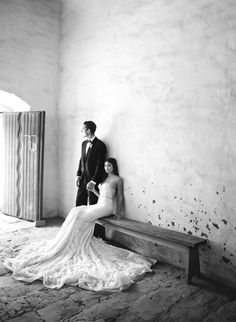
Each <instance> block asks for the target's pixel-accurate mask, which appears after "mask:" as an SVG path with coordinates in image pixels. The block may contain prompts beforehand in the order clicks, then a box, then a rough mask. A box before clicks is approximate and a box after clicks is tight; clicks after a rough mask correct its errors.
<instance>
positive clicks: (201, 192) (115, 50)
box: [58, 0, 236, 283]
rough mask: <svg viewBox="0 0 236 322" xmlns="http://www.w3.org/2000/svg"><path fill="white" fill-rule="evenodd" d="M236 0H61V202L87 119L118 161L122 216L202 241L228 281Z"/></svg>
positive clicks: (234, 264)
mask: <svg viewBox="0 0 236 322" xmlns="http://www.w3.org/2000/svg"><path fill="white" fill-rule="evenodd" d="M235 19H236V3H235V2H234V1H230V0H225V1H221V0H215V1H212V0H199V1H189V0H181V1H179V0H173V1H167V0H158V1H156V0H147V1H141V0H120V1H115V0H97V1H92V0H87V1H76V0H68V1H62V32H61V42H60V44H61V46H60V69H61V74H60V83H61V88H60V95H59V108H58V118H59V174H60V179H59V186H60V190H59V200H60V203H59V206H60V207H59V209H60V212H59V213H60V215H61V216H65V215H66V213H67V212H68V211H69V209H70V208H71V207H72V206H73V205H74V200H75V194H76V188H75V173H76V169H77V165H78V160H79V157H80V145H81V142H82V138H81V134H80V129H81V126H82V123H83V121H84V120H89V119H91V120H94V121H95V122H96V123H97V126H98V130H97V136H98V137H99V138H101V139H103V140H104V141H105V142H106V143H107V145H108V147H109V152H110V153H109V154H110V155H112V156H114V157H116V158H117V159H118V162H119V166H120V173H121V175H122V176H123V178H124V182H125V198H126V214H127V217H129V218H134V219H137V220H141V221H144V222H150V223H152V224H153V225H159V226H162V227H169V228H173V229H176V230H179V231H185V232H188V233H189V234H193V235H196V236H203V237H206V238H208V240H209V243H208V246H207V247H204V249H203V250H202V251H201V264H202V267H203V271H204V272H206V273H207V274H211V276H212V277H214V276H217V277H218V278H221V279H222V280H227V281H228V282H229V281H231V282H233V283H235V280H236V279H235V277H236V273H235V271H236V247H235V240H236V238H235V237H236V222H235V211H236V198H235V195H236V184H235V182H236V162H235V161H236V148H235V140H236V110H235V103H236V102H235V101H236V91H235V82H236V59H235V58H236V57H235V52H236V38H235V34H236V26H235Z"/></svg>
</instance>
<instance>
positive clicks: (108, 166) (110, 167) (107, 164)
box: [104, 161, 113, 173]
mask: <svg viewBox="0 0 236 322" xmlns="http://www.w3.org/2000/svg"><path fill="white" fill-rule="evenodd" d="M104 169H105V171H106V173H112V172H113V165H112V164H111V163H110V162H107V161H106V162H105V164H104Z"/></svg>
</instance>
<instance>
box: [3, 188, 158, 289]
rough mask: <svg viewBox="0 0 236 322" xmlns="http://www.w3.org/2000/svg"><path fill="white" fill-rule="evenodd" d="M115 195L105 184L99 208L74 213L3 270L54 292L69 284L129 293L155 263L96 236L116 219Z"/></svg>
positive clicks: (6, 261) (11, 260)
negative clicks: (105, 220) (106, 221)
mask: <svg viewBox="0 0 236 322" xmlns="http://www.w3.org/2000/svg"><path fill="white" fill-rule="evenodd" d="M114 195H115V191H114V188H113V187H112V186H111V185H110V184H109V183H103V184H102V185H101V187H100V197H99V200H98V203H97V204H95V205H91V206H79V207H75V208H73V209H72V210H71V211H70V213H69V214H68V216H67V218H66V220H65V221H64V223H63V225H62V227H61V229H60V230H59V232H58V233H57V235H56V237H55V238H53V239H51V240H46V241H41V242H36V243H32V244H30V245H29V246H27V247H26V248H25V249H23V250H22V251H21V252H20V253H19V254H18V255H17V256H16V257H15V258H10V259H7V260H5V262H4V263H3V264H4V266H5V267H6V268H7V269H8V270H10V271H12V272H13V274H12V276H13V278H15V279H17V280H21V281H25V282H33V281H34V280H37V279H40V280H42V281H43V284H44V285H45V286H46V287H49V288H57V289H59V288H61V287H62V286H63V285H64V284H70V285H77V286H79V287H81V288H84V289H89V290H94V291H121V290H123V289H126V288H128V287H129V286H130V285H131V284H132V283H133V282H134V280H135V279H136V278H137V277H139V276H142V275H143V274H144V273H145V272H151V266H152V264H154V261H153V260H152V259H148V258H145V257H143V256H141V255H138V254H135V253H133V252H131V251H128V250H125V249H122V248H118V247H114V246H112V245H109V244H107V243H106V242H104V241H103V240H102V239H98V238H96V237H94V236H93V230H94V225H95V220H96V219H98V218H101V217H104V216H108V215H111V214H112V209H113V197H114Z"/></svg>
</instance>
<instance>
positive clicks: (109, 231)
mask: <svg viewBox="0 0 236 322" xmlns="http://www.w3.org/2000/svg"><path fill="white" fill-rule="evenodd" d="M113 231H114V229H113V228H112V227H111V226H110V225H105V238H107V239H112V235H113Z"/></svg>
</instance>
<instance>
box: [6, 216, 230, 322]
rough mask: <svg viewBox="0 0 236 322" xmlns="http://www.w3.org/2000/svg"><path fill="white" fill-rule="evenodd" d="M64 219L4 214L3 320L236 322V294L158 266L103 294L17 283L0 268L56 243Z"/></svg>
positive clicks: (182, 272)
mask: <svg viewBox="0 0 236 322" xmlns="http://www.w3.org/2000/svg"><path fill="white" fill-rule="evenodd" d="M61 224H62V220H60V219H59V218H58V219H51V220H48V221H47V226H46V227H40V228H36V227H35V226H34V224H33V223H30V222H26V221H22V220H19V219H17V218H13V217H9V216H5V215H3V214H0V321H12V322H13V321H14V322H18V321H19V322H22V321H23V322H24V321H30V322H34V321H48V322H53V321H77V322H80V321H81V322H82V321H96V322H104V321H107V322H113V321H119V322H121V321H122V322H141V321H152V322H154V321H155V322H157V321H158V322H168V321H173V322H178V321H179V322H195V321H196V322H197V321H199V322H210V321H211V322H224V321H232V322H235V321H236V294H235V291H233V290H230V289H229V288H226V287H223V286H222V285H219V284H216V283H213V282H211V281H210V280H206V279H196V278H194V279H193V282H192V284H191V285H186V284H185V282H184V271H183V270H182V269H179V268H176V267H172V266H169V265H166V264H161V263H158V264H157V265H156V266H155V267H154V271H153V273H149V274H147V275H146V276H145V277H144V278H143V279H142V280H140V281H138V282H137V283H136V284H134V285H133V286H132V287H130V288H129V289H128V290H127V291H125V292H120V293H113V294H101V293H95V292H91V291H85V290H82V289H79V288H78V287H72V286H64V287H63V288H62V289H60V290H51V289H47V288H45V287H44V286H43V285H42V283H41V282H40V281H36V282H34V283H32V284H25V283H22V282H19V281H15V280H14V279H13V278H12V277H11V274H10V273H8V272H6V271H5V269H4V267H3V266H2V264H1V261H2V259H3V258H5V257H7V256H14V255H16V254H17V253H18V251H19V250H20V249H21V248H22V247H23V246H25V245H27V244H28V243H30V242H32V241H36V240H40V239H42V238H52V237H53V236H54V235H55V234H56V232H57V231H58V229H59V228H60V225H61Z"/></svg>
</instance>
